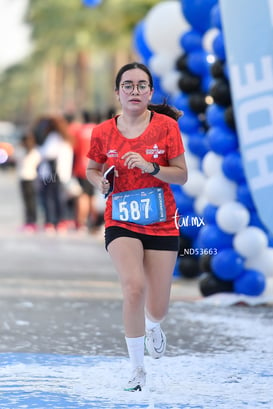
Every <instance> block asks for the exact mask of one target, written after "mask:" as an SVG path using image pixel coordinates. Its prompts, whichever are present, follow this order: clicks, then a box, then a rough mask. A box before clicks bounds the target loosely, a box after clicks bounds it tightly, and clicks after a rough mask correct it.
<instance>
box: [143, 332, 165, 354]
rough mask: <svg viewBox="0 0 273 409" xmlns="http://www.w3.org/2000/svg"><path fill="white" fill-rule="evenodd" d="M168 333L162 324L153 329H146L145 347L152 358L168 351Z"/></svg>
mask: <svg viewBox="0 0 273 409" xmlns="http://www.w3.org/2000/svg"><path fill="white" fill-rule="evenodd" d="M166 344H167V341H166V335H165V334H164V332H163V331H162V329H161V327H160V325H158V326H157V327H155V328H154V329H152V330H146V336H145V347H146V349H147V351H148V353H149V355H151V357H152V358H154V359H158V358H161V357H162V356H163V355H164V354H165V351H166Z"/></svg>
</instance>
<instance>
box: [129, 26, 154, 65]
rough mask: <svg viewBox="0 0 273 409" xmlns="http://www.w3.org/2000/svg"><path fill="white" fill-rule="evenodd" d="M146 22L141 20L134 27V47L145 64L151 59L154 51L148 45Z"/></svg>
mask: <svg viewBox="0 0 273 409" xmlns="http://www.w3.org/2000/svg"><path fill="white" fill-rule="evenodd" d="M144 33H145V22H144V21H143V20H142V21H140V22H139V23H138V24H137V25H136V26H135V29H134V32H133V48H134V49H135V50H136V52H137V53H138V54H139V55H140V56H141V57H142V59H143V60H144V62H145V64H147V63H148V62H149V59H150V58H151V57H152V55H153V52H152V51H151V50H150V48H149V47H148V45H147V43H146V41H145V34H144Z"/></svg>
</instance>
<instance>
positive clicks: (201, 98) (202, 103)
mask: <svg viewBox="0 0 273 409" xmlns="http://www.w3.org/2000/svg"><path fill="white" fill-rule="evenodd" d="M205 98H206V94H203V93H202V92H194V93H192V94H191V95H190V96H189V106H190V108H191V110H192V111H193V112H195V113H196V114H202V113H204V112H205V111H206V108H207V103H206V99H205Z"/></svg>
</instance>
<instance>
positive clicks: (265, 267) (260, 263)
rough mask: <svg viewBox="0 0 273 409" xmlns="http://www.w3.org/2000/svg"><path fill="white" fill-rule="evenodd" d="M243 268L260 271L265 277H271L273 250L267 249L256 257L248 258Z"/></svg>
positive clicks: (272, 274) (272, 273)
mask: <svg viewBox="0 0 273 409" xmlns="http://www.w3.org/2000/svg"><path fill="white" fill-rule="evenodd" d="M245 267H246V268H249V269H254V270H257V271H261V273H263V274H264V275H265V276H268V277H273V248H272V247H267V248H265V249H264V250H263V251H262V252H261V253H260V254H259V255H258V256H256V257H255V256H254V257H250V258H248V259H247V260H246V262H245Z"/></svg>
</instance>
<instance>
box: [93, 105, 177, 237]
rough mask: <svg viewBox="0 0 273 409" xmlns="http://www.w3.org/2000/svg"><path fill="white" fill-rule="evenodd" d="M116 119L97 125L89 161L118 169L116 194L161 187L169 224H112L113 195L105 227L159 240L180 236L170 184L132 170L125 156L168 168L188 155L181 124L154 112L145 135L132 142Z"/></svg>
mask: <svg viewBox="0 0 273 409" xmlns="http://www.w3.org/2000/svg"><path fill="white" fill-rule="evenodd" d="M116 119H117V116H116V117H115V118H112V119H109V120H107V121H104V122H103V123H101V124H99V125H97V126H96V127H95V128H94V129H93V132H92V138H91V142H90V149H89V152H88V154H87V156H88V158H90V159H92V160H94V161H96V162H98V163H103V164H106V167H105V169H106V168H108V167H110V166H111V165H115V166H116V170H117V171H118V177H116V178H115V187H114V192H113V193H118V192H124V191H128V190H134V189H141V188H147V187H161V188H162V189H163V191H164V201H165V207H166V221H164V222H159V223H153V224H149V225H145V226H143V225H139V224H135V223H129V222H121V221H117V220H112V195H109V197H108V199H107V203H106V209H105V215H104V218H105V227H109V226H119V227H124V228H126V229H129V230H132V231H135V232H138V233H143V234H151V235H158V236H179V230H178V229H177V228H176V225H175V211H176V204H175V200H174V196H173V193H172V190H171V188H170V186H169V184H168V183H165V182H162V181H161V180H159V179H157V178H156V177H154V176H151V175H149V174H148V173H142V171H141V170H140V169H138V168H134V169H128V168H127V167H125V166H124V160H123V159H121V158H122V156H123V155H124V154H125V153H126V152H129V151H132V152H137V153H139V154H140V155H141V156H142V157H143V158H144V159H145V160H147V161H149V162H157V163H158V164H159V165H162V166H168V161H169V159H173V158H176V157H177V156H179V155H181V154H182V153H183V152H184V146H183V142H182V138H181V133H180V130H179V127H178V124H177V122H176V121H175V120H174V119H172V118H170V117H169V116H166V115H163V114H158V113H156V112H153V117H152V119H151V121H150V123H149V125H148V127H147V128H146V129H145V131H144V132H143V133H142V134H141V135H139V136H138V137H136V138H133V139H128V138H126V137H124V136H123V135H122V134H121V132H120V131H119V130H118V128H117V125H116Z"/></svg>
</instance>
